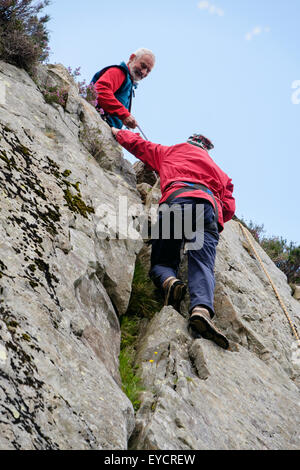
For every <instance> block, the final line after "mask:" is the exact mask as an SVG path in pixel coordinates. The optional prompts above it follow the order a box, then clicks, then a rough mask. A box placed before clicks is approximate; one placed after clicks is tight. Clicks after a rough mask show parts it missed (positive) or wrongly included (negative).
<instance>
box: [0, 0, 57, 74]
mask: <svg viewBox="0 0 300 470" xmlns="http://www.w3.org/2000/svg"><path fill="white" fill-rule="evenodd" d="M49 3H50V0H42V1H40V2H34V1H33V0H0V59H2V60H4V61H6V62H8V63H10V64H13V65H16V66H17V67H20V68H23V69H25V70H26V71H27V72H29V73H31V74H32V73H33V72H34V68H35V66H36V65H37V64H38V63H39V62H44V61H45V60H47V58H48V56H49V47H48V42H49V33H48V31H47V29H46V24H47V22H48V21H49V19H50V17H49V16H48V15H44V16H40V13H41V11H42V10H43V9H44V8H45V7H46V6H48V5H49Z"/></svg>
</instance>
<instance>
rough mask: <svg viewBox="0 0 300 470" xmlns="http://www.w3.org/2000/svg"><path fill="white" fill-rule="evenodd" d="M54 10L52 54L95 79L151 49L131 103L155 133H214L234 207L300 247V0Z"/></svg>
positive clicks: (136, 3) (178, 137) (60, 0)
mask: <svg viewBox="0 0 300 470" xmlns="http://www.w3.org/2000/svg"><path fill="white" fill-rule="evenodd" d="M45 12H47V13H49V14H50V16H51V20H50V22H49V23H48V29H49V31H50V49H51V54H50V59H49V62H50V63H62V64H63V65H65V66H66V67H69V66H70V67H71V68H72V69H73V70H75V69H76V68H77V67H80V68H81V77H80V80H86V82H87V83H89V82H90V80H91V78H92V76H93V75H94V73H95V72H97V71H98V70H100V69H101V68H103V67H105V66H107V65H112V64H118V63H120V62H122V61H123V60H124V61H125V62H127V60H128V58H129V56H130V54H131V53H132V52H135V51H136V50H137V49H139V48H140V47H146V48H148V49H151V50H152V51H153V52H154V53H155V55H156V65H155V68H154V69H153V71H152V72H151V74H150V75H149V76H148V77H147V78H146V79H144V80H143V81H141V82H140V83H139V87H138V89H137V91H136V97H135V99H134V102H133V107H132V114H133V116H134V117H135V118H136V120H137V121H138V123H139V125H140V127H141V128H142V130H143V131H144V133H145V134H146V136H147V138H148V139H149V140H151V141H152V142H155V143H160V144H163V145H174V144H178V143H181V142H184V141H186V139H187V138H188V137H189V136H190V135H192V134H193V133H201V134H204V135H205V136H207V137H208V138H209V139H210V140H211V141H212V142H213V143H214V145H215V149H214V150H213V151H212V152H210V155H211V157H212V158H213V159H214V160H215V161H216V163H217V164H218V165H219V166H220V167H221V168H222V170H223V171H225V172H226V173H227V174H228V175H229V176H230V178H232V180H233V183H234V187H235V189H234V196H235V198H236V205H237V210H236V215H237V216H238V217H243V218H244V219H245V220H246V221H247V222H249V221H250V220H251V221H253V222H254V223H256V224H258V225H264V229H265V235H266V236H273V235H274V236H279V237H283V238H284V239H286V240H287V241H288V242H291V241H293V242H295V243H297V244H299V243H300V216H299V213H300V208H299V206H300V198H299V179H300V139H299V137H300V132H299V131H300V129H299V123H300V60H299V59H300V28H299V19H300V0H286V1H282V0H216V1H209V0H208V1H206V0H203V1H201V0H173V1H171V0H151V1H147V0H127V1H126V2H124V1H123V0H114V1H113V0H105V1H104V0H85V2H82V1H81V0H52V4H51V5H50V6H49V7H47V8H46V10H45ZM126 157H127V158H129V159H130V161H131V162H134V161H135V158H134V157H131V156H129V154H127V155H126Z"/></svg>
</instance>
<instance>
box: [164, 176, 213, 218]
mask: <svg viewBox="0 0 300 470" xmlns="http://www.w3.org/2000/svg"><path fill="white" fill-rule="evenodd" d="M176 183H181V181H176ZM172 184H174V183H172ZM182 184H189V183H184V182H182ZM170 186H171V185H170ZM193 189H196V190H197V189H200V190H201V191H203V192H205V193H207V194H209V195H210V196H211V197H212V198H213V201H214V206H215V223H216V224H218V221H219V211H218V205H217V201H216V198H215V196H214V194H213V192H212V191H211V190H210V189H208V188H207V187H206V186H204V184H200V183H197V184H196V183H191V187H187V186H186V187H184V188H180V189H177V190H176V191H174V192H173V193H172V194H170V196H169V197H168V198H167V199H166V201H164V202H165V203H167V204H169V203H170V202H172V201H173V200H174V199H175V198H176V197H177V196H179V194H182V193H187V192H189V193H190V192H191V191H192V190H193Z"/></svg>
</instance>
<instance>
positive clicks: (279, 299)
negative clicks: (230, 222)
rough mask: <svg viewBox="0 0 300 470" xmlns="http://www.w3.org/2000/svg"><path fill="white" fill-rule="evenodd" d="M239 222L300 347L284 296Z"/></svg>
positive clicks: (299, 339) (299, 340)
mask: <svg viewBox="0 0 300 470" xmlns="http://www.w3.org/2000/svg"><path fill="white" fill-rule="evenodd" d="M238 224H239V226H240V227H241V229H242V232H243V234H244V235H245V237H246V238H247V240H248V242H249V244H250V246H251V248H252V250H253V253H254V254H255V256H256V258H257V259H258V262H259V264H260V265H261V267H262V269H263V271H264V272H265V274H266V276H267V278H268V279H269V282H270V284H271V286H272V287H273V290H274V292H275V294H276V297H277V299H278V301H279V303H280V305H281V308H282V310H283V311H284V314H285V316H286V318H287V320H288V322H289V324H290V327H291V329H292V332H293V334H294V336H295V338H296V340H297V342H298V347H300V338H299V335H298V331H297V328H296V326H295V325H294V323H293V322H292V320H291V318H290V316H289V313H288V311H287V308H286V306H285V305H284V303H283V301H282V298H281V297H280V295H279V292H278V290H277V288H276V286H275V284H274V282H273V281H272V279H271V276H270V275H269V273H268V271H267V270H266V268H265V267H264V265H263V262H262V260H261V258H260V256H259V254H258V253H257V251H256V249H255V248H254V245H253V243H252V241H251V239H250V237H249V235H248V233H247V230H246V229H245V227H244V226H243V225H242V224H241V223H240V222H238Z"/></svg>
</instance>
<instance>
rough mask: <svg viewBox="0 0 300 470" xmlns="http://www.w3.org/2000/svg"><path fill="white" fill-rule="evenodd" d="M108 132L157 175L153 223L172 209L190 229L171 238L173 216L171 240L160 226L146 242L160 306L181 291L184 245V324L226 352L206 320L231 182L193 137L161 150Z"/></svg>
mask: <svg viewBox="0 0 300 470" xmlns="http://www.w3.org/2000/svg"><path fill="white" fill-rule="evenodd" d="M112 132H113V135H114V136H115V138H116V140H117V141H118V142H119V144H121V145H122V146H123V147H124V148H125V149H126V150H128V151H129V152H131V153H132V154H133V155H135V156H136V157H137V158H139V159H140V160H142V161H143V162H144V163H145V164H147V165H149V166H150V167H151V168H153V170H155V171H156V172H158V173H159V176H160V185H161V192H162V197H161V199H160V207H161V208H162V210H160V211H159V222H158V223H159V224H162V221H163V220H164V209H163V208H166V207H167V208H169V207H171V208H172V209H173V208H175V207H176V210H175V213H176V212H177V214H180V215H179V216H180V218H181V223H183V222H182V221H183V219H184V218H185V217H186V216H187V215H188V214H190V215H191V220H192V222H193V230H190V232H188V233H186V231H185V232H184V234H183V233H182V232H181V234H182V235H181V237H177V236H175V235H174V233H175V232H174V230H175V229H174V227H175V222H174V220H175V217H176V216H174V219H173V225H172V223H171V225H172V226H171V236H169V237H167V239H165V237H164V236H162V233H161V232H162V229H161V226H160V231H159V237H158V239H156V240H152V254H151V270H150V277H151V279H152V280H153V282H154V283H155V285H156V286H158V287H160V288H162V290H163V292H164V295H165V305H173V306H174V307H176V308H178V307H179V305H180V302H181V300H182V299H183V297H184V295H185V291H186V286H185V284H184V283H183V282H182V281H181V280H179V279H178V278H177V272H178V268H179V264H180V250H181V247H182V243H183V242H185V247H187V246H188V250H187V253H188V287H189V293H190V318H189V325H190V327H191V328H192V330H193V332H197V333H200V334H201V336H202V337H204V338H207V339H212V340H213V341H214V342H215V343H217V344H218V345H219V346H221V347H223V348H224V349H227V348H228V346H229V343H228V340H227V338H226V337H225V336H224V335H223V334H222V333H221V332H220V331H219V330H218V329H217V328H216V326H215V325H214V323H213V322H212V318H213V316H214V314H215V312H214V305H213V303H214V289H215V278H214V264H215V256H216V247H217V244H218V241H219V232H221V231H222V230H223V228H224V223H225V222H227V221H229V220H230V219H231V218H232V217H233V215H234V212H235V200H234V198H233V196H232V193H233V184H232V182H231V179H230V178H229V177H228V176H227V175H226V174H225V173H224V172H223V171H222V170H221V169H220V168H219V167H218V165H217V164H216V163H215V162H214V161H213V159H212V158H211V157H210V156H209V154H208V150H210V149H212V148H213V145H212V144H211V142H210V141H209V140H208V139H206V138H205V137H203V136H201V135H197V134H194V135H193V136H192V137H190V138H189V139H188V141H187V142H186V143H182V144H178V145H174V146H171V147H167V146H164V145H159V144H154V143H152V142H149V141H146V140H144V139H142V138H141V137H140V136H139V134H135V133H133V132H130V131H125V130H124V131H123V130H118V129H116V128H112ZM163 203H166V204H163ZM162 204H163V205H162ZM167 212H168V217H169V220H170V213H169V211H167ZM183 214H184V216H183ZM187 218H188V217H187ZM201 230H202V233H201ZM201 235H202V236H201ZM190 237H191V238H190ZM191 241H192V242H191Z"/></svg>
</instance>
